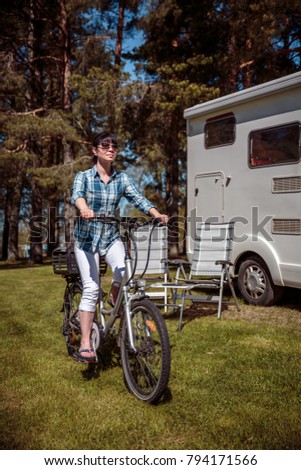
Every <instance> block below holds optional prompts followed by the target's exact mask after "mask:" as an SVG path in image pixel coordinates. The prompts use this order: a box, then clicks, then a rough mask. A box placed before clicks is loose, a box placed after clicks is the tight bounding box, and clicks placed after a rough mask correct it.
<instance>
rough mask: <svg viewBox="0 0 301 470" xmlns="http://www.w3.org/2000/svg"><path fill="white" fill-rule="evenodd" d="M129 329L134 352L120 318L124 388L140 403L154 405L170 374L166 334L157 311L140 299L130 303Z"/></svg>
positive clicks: (126, 329)
mask: <svg viewBox="0 0 301 470" xmlns="http://www.w3.org/2000/svg"><path fill="white" fill-rule="evenodd" d="M131 326H132V330H133V337H134V344H135V348H136V351H133V350H132V349H131V347H130V344H129V340H128V328H127V322H126V318H125V315H124V316H123V317H122V325H121V328H122V341H121V361H122V367H123V373H124V380H125V383H126V385H127V387H128V389H129V390H130V391H131V392H132V393H133V394H134V395H135V396H136V397H137V398H139V399H140V400H143V401H145V402H148V403H154V402H156V401H158V400H159V399H160V397H161V396H162V395H163V393H164V392H165V390H166V388H167V384H168V380H169V374H170V346H169V339H168V333H167V329H166V326H165V322H164V319H163V318H162V316H161V314H160V311H159V309H158V308H157V307H156V306H155V305H154V304H152V303H151V302H150V301H149V300H147V299H144V300H140V301H137V302H133V304H132V316H131Z"/></svg>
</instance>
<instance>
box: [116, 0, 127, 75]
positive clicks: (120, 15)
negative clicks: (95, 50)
mask: <svg viewBox="0 0 301 470" xmlns="http://www.w3.org/2000/svg"><path fill="white" fill-rule="evenodd" d="M124 10H125V8H124V4H123V1H122V0H120V2H119V11H118V25H117V41H116V47H115V65H118V66H119V67H120V65H121V51H122V41H123V28H124Z"/></svg>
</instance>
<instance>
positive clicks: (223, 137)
mask: <svg viewBox="0 0 301 470" xmlns="http://www.w3.org/2000/svg"><path fill="white" fill-rule="evenodd" d="M235 124H236V121H235V117H234V114H233V113H227V114H223V115H220V116H216V117H214V118H210V119H207V121H206V124H205V148H207V149H210V148H213V147H220V146H221V145H231V144H233V143H234V140H235Z"/></svg>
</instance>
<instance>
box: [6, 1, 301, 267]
mask: <svg viewBox="0 0 301 470" xmlns="http://www.w3.org/2000/svg"><path fill="white" fill-rule="evenodd" d="M1 5H2V6H1V15H0V25H1V31H0V61H1V67H0V125H1V129H0V209H1V211H0V214H1V225H2V245H1V247H0V248H1V250H2V258H3V259H8V260H10V261H13V260H17V259H18V258H19V257H20V256H21V255H27V251H26V253H24V252H22V250H21V248H22V247H23V248H24V247H25V248H27V247H28V248H29V250H28V255H29V257H30V260H31V261H32V262H34V263H42V262H43V257H44V255H45V250H46V254H47V255H51V253H52V251H53V250H54V249H55V248H56V247H57V246H58V245H59V244H61V243H69V242H70V240H71V238H72V224H73V215H74V208H73V207H72V206H71V204H70V192H71V186H72V181H73V178H74V175H75V173H76V172H77V171H78V170H80V169H84V168H88V167H89V165H90V156H91V148H90V142H91V140H92V137H93V135H94V134H95V133H96V132H100V131H102V130H112V131H114V132H115V133H116V134H117V135H118V137H119V141H120V144H121V145H120V147H121V149H120V156H119V158H118V164H117V167H118V169H120V170H123V169H124V170H125V171H127V172H128V173H129V175H130V176H132V177H133V178H134V180H135V182H136V184H137V185H138V186H139V188H140V189H142V190H143V193H144V194H145V195H146V196H147V197H148V198H149V199H151V200H152V201H153V202H154V203H155V204H156V205H157V206H158V207H159V208H160V210H163V211H165V210H168V213H169V216H170V218H171V219H170V220H171V225H172V226H173V228H175V229H176V228H177V220H178V217H179V216H180V215H182V216H185V205H186V201H185V193H186V190H185V188H186V171H185V168H186V129H185V120H184V119H183V111H184V109H185V108H187V107H189V106H193V105H195V104H197V103H200V102H205V101H208V100H210V99H213V98H216V97H218V96H223V95H226V94H229V93H232V92H235V91H237V90H241V89H244V88H248V87H251V86H254V85H257V84H260V83H263V82H266V81H268V80H271V79H275V78H278V77H281V76H284V75H287V74H290V73H294V72H296V71H298V70H301V5H300V0H285V1H283V0H257V1H252V0H248V1H246V0H225V1H213V0H117V1H114V0H98V1H96V0H94V1H91V0H52V1H47V0H9V1H8V0H2V2H1ZM137 38H139V41H137ZM130 44H136V46H135V47H129V45H130ZM129 67H130V68H129ZM129 70H130V72H129ZM170 196H172V204H171V205H170V206H169V207H167V208H166V200H167V199H169V198H170ZM125 212H126V213H127V215H128V214H129V213H130V211H129V210H127V211H125ZM171 233H173V237H172V238H171V239H170V245H169V248H170V255H171V256H173V255H174V256H176V255H177V254H178V252H179V250H181V249H182V248H183V247H182V248H181V247H180V244H179V234H178V232H177V230H172V231H171ZM23 251H24V250H23Z"/></svg>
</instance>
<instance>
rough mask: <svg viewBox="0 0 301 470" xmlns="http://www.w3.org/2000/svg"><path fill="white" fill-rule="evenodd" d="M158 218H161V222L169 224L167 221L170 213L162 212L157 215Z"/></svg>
mask: <svg viewBox="0 0 301 470" xmlns="http://www.w3.org/2000/svg"><path fill="white" fill-rule="evenodd" d="M156 219H157V220H159V221H160V223H161V224H167V222H168V215H166V214H160V215H159V216H157V217H156Z"/></svg>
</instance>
